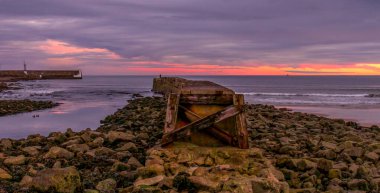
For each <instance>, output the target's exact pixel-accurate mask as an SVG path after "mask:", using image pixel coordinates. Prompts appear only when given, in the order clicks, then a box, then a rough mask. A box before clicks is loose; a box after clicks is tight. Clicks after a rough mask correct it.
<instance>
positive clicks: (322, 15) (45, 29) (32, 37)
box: [0, 0, 380, 66]
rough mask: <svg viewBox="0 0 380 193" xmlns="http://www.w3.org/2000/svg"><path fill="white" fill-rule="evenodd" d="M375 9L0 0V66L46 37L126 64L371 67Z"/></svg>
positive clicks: (347, 2) (378, 15)
mask: <svg viewBox="0 0 380 193" xmlns="http://www.w3.org/2000/svg"><path fill="white" fill-rule="evenodd" d="M379 9H380V3H379V1H377V0H361V1H358V0H331V1H314V0H287V1H283V0H281V1H280V0H239V1H228V0H207V1H204V0H192V1H187V0H160V1H151V0H150V1H148V0H139V1H127V0H109V1H104V0H65V1H61V0H60V1H58V0H27V1H15V0H1V1H0V27H1V28H0V45H1V46H0V58H1V60H2V61H1V62H0V64H1V63H5V64H9V65H15V64H18V63H19V61H20V58H25V57H26V58H28V59H30V60H38V59H40V60H43V59H44V58H47V57H49V54H46V53H41V52H38V51H36V50H34V49H33V47H28V45H29V44H27V43H25V45H24V46H23V44H22V43H21V44H16V45H15V44H14V42H38V41H46V40H47V39H53V40H59V41H63V42H67V43H69V44H73V45H76V46H80V47H86V48H104V49H107V50H110V51H112V52H114V53H116V54H118V55H120V56H121V57H122V60H124V61H125V62H130V61H140V60H146V61H159V62H177V63H184V64H202V63H203V64H217V65H229V66H231V65H232V66H233V65H236V66H238V65H242V64H244V65H247V64H249V65H261V64H270V65H277V64H292V65H293V66H297V64H302V63H309V64H313V63H320V64H341V65H344V64H352V63H376V62H377V63H378V62H380V55H379V54H378V53H380V36H379V34H380V12H379V11H378V10H379ZM30 46H33V45H30ZM119 62H120V61H119ZM94 65H95V64H94ZM109 65H112V64H111V63H110V64H109ZM115 65H120V63H117V64H115ZM126 65H128V64H127V63H126ZM157 65H159V64H157Z"/></svg>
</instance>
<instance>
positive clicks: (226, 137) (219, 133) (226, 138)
mask: <svg viewBox="0 0 380 193" xmlns="http://www.w3.org/2000/svg"><path fill="white" fill-rule="evenodd" d="M179 108H180V109H181V110H183V111H184V113H185V114H186V116H187V117H188V118H189V120H190V121H192V122H194V121H197V120H199V119H202V117H200V116H199V115H197V114H196V113H194V112H192V111H190V110H189V109H188V108H186V107H184V106H181V105H180V106H179ZM205 131H206V132H207V133H210V134H211V135H213V136H214V137H216V138H217V139H220V140H222V141H223V142H225V143H227V144H230V145H233V144H232V143H233V140H232V139H233V137H232V136H231V135H230V134H229V133H227V132H225V131H223V130H221V129H219V128H218V127H216V126H215V125H213V126H212V127H210V128H208V129H207V130H205Z"/></svg>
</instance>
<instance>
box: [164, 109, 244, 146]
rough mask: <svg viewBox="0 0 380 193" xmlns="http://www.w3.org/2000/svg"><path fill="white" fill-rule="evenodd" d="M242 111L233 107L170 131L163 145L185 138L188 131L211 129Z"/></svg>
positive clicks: (165, 135)
mask: <svg viewBox="0 0 380 193" xmlns="http://www.w3.org/2000/svg"><path fill="white" fill-rule="evenodd" d="M241 111H242V108H241V107H240V106H233V105H231V106H228V107H226V108H225V109H223V110H221V111H218V112H216V113H213V114H211V115H208V116H206V117H204V118H202V119H199V120H197V121H194V122H192V123H190V124H188V125H186V126H183V127H181V128H178V129H176V130H174V131H169V132H168V133H166V134H164V136H163V138H162V145H167V144H169V143H172V142H173V141H174V140H178V139H182V138H185V137H186V136H187V135H186V134H187V132H188V131H191V132H194V131H200V130H203V129H205V128H209V127H211V126H213V125H214V124H215V123H218V122H220V121H223V120H225V119H227V118H230V117H234V116H236V115H238V114H239V113H241Z"/></svg>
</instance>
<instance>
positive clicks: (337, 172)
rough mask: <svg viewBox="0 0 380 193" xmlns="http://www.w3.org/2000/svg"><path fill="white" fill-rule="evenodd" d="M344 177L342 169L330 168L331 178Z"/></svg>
mask: <svg viewBox="0 0 380 193" xmlns="http://www.w3.org/2000/svg"><path fill="white" fill-rule="evenodd" d="M341 177H342V171H340V169H330V170H329V178H330V179H334V178H338V179H340V178H341Z"/></svg>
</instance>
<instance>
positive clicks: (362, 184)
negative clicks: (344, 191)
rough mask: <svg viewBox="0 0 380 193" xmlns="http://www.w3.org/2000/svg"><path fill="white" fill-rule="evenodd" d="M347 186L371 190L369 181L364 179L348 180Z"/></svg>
mask: <svg viewBox="0 0 380 193" xmlns="http://www.w3.org/2000/svg"><path fill="white" fill-rule="evenodd" d="M347 187H348V189H350V190H363V191H368V190H369V185H368V182H367V181H366V180H364V179H352V180H350V181H348V183H347Z"/></svg>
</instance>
